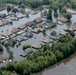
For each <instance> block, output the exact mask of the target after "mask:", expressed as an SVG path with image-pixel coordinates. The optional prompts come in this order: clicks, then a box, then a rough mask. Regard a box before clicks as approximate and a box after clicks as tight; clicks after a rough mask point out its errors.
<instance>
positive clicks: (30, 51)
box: [20, 48, 33, 57]
mask: <svg viewBox="0 0 76 75" xmlns="http://www.w3.org/2000/svg"><path fill="white" fill-rule="evenodd" d="M32 52H33V51H32V48H27V49H26V50H25V51H24V52H23V53H22V54H20V56H22V57H26V56H27V55H28V54H29V53H32Z"/></svg>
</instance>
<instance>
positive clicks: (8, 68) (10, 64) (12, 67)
mask: <svg viewBox="0 0 76 75" xmlns="http://www.w3.org/2000/svg"><path fill="white" fill-rule="evenodd" d="M6 68H7V70H9V71H14V63H13V62H9V63H8V64H7V66H6Z"/></svg>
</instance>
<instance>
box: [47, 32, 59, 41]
mask: <svg viewBox="0 0 76 75" xmlns="http://www.w3.org/2000/svg"><path fill="white" fill-rule="evenodd" d="M46 34H47V36H48V37H49V38H50V39H52V40H56V39H58V36H52V35H50V34H48V33H46Z"/></svg>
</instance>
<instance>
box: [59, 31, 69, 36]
mask: <svg viewBox="0 0 76 75" xmlns="http://www.w3.org/2000/svg"><path fill="white" fill-rule="evenodd" d="M67 33H68V32H66V31H64V30H61V31H60V33H59V34H61V35H66V34H67Z"/></svg>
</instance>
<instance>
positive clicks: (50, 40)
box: [42, 38, 53, 44]
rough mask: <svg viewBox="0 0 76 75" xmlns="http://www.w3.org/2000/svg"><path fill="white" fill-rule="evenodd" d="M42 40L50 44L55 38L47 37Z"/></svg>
mask: <svg viewBox="0 0 76 75" xmlns="http://www.w3.org/2000/svg"><path fill="white" fill-rule="evenodd" d="M42 42H43V43H47V44H49V43H52V42H53V40H52V39H49V38H47V39H43V40H42Z"/></svg>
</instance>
